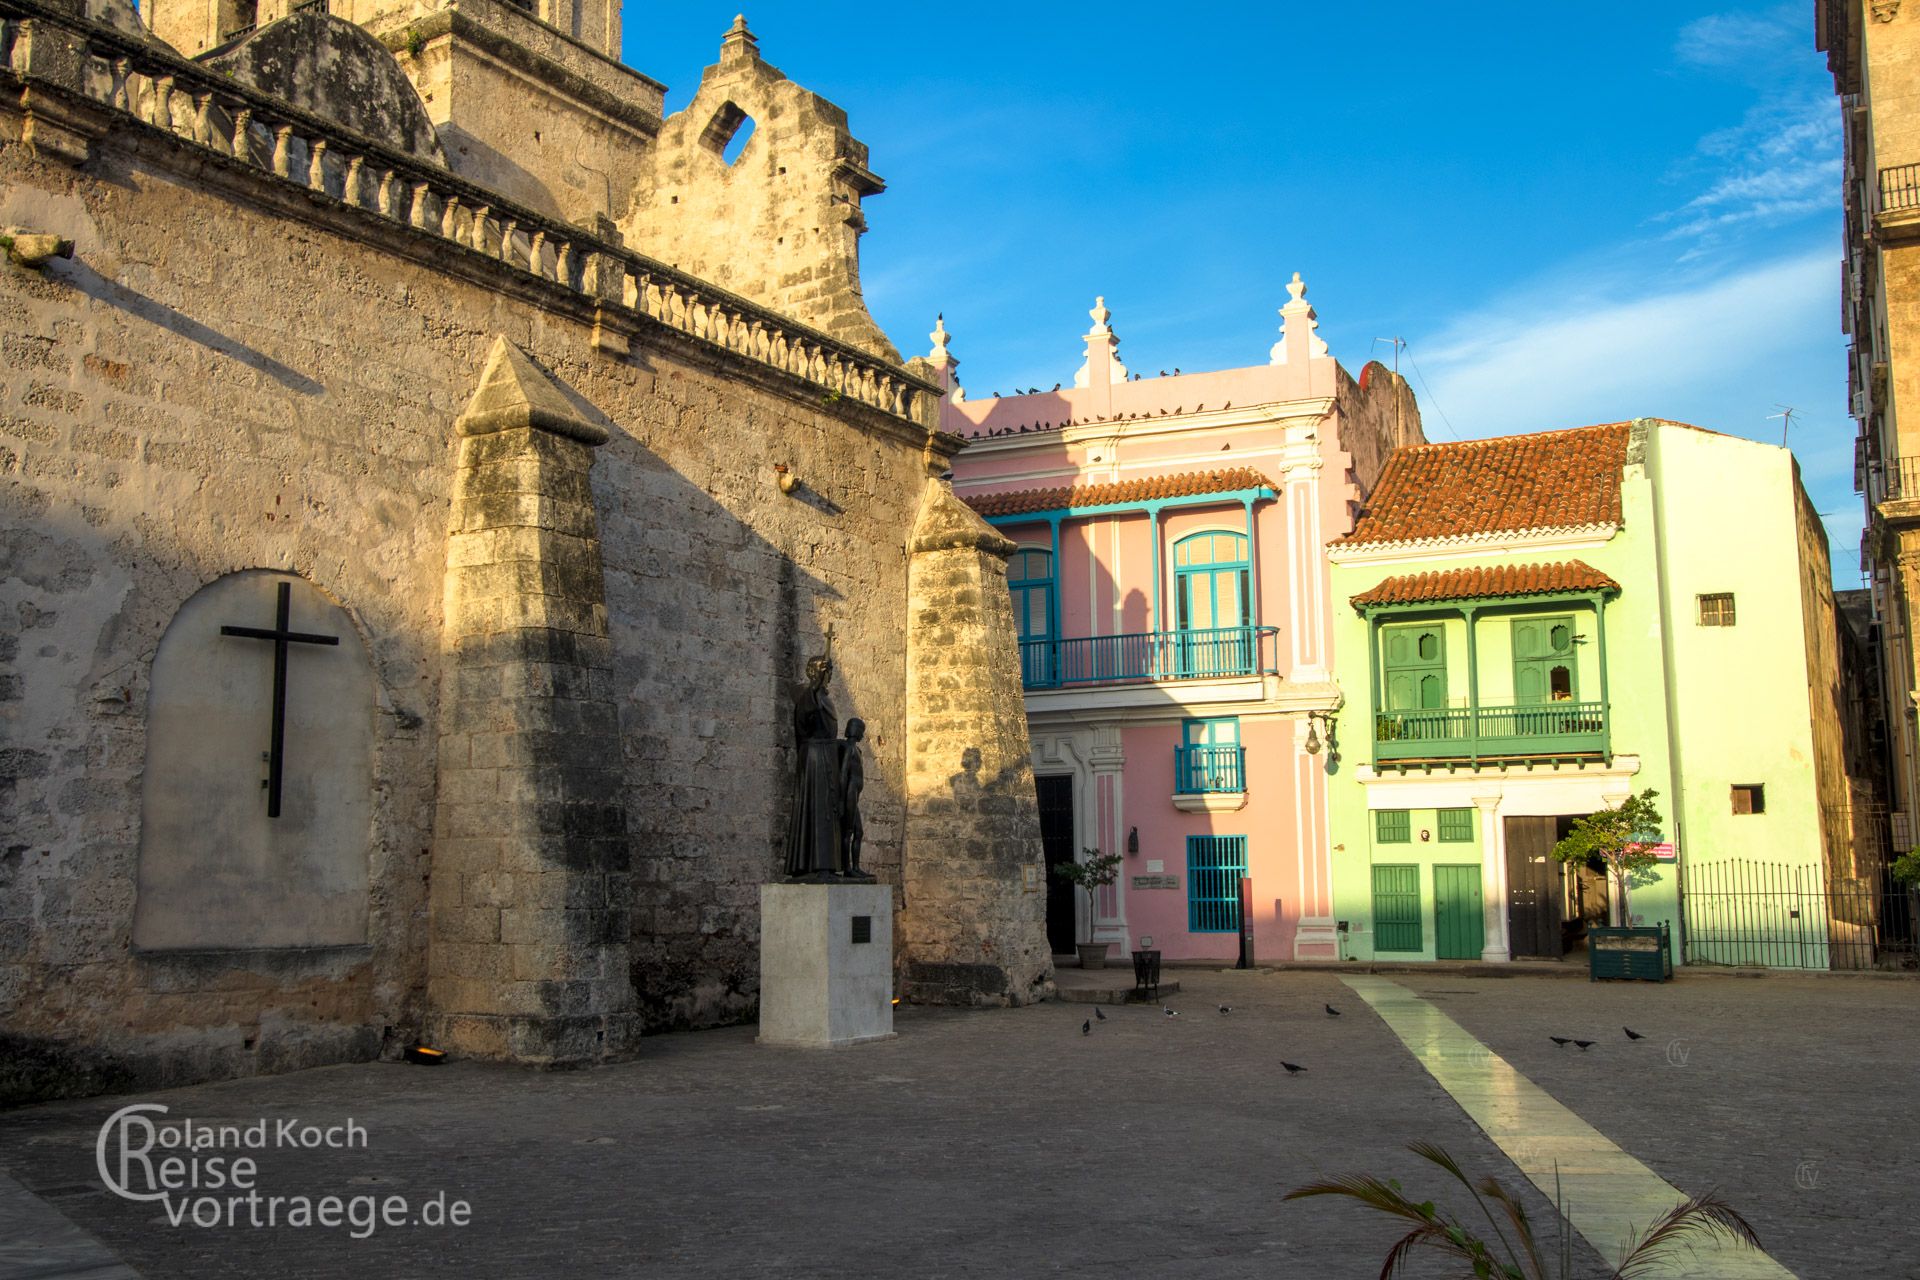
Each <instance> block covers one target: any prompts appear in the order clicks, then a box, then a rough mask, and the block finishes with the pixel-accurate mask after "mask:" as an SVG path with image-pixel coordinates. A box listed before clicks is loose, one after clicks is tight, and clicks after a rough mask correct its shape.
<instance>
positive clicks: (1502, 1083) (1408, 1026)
mask: <svg viewBox="0 0 1920 1280" xmlns="http://www.w3.org/2000/svg"><path fill="white" fill-rule="evenodd" d="M1341 981H1342V982H1344V983H1346V984H1347V985H1348V986H1349V987H1352V988H1353V990H1354V992H1355V993H1356V994H1358V995H1359V996H1360V998H1361V999H1363V1000H1365V1001H1366V1002H1367V1003H1368V1004H1369V1005H1370V1006H1372V1008H1373V1011H1374V1012H1375V1013H1377V1014H1379V1015H1380V1018H1381V1020H1382V1021H1384V1022H1385V1023H1386V1024H1387V1026H1388V1028H1389V1029H1390V1030H1391V1031H1392V1032H1393V1033H1394V1034H1395V1035H1397V1036H1399V1037H1400V1040H1401V1042H1402V1043H1403V1044H1405V1045H1406V1046H1407V1048H1408V1050H1409V1051H1411V1052H1412V1054H1413V1056H1414V1057H1415V1058H1417V1059H1418V1060H1419V1061H1420V1064H1421V1065H1422V1066H1424V1067H1425V1068H1426V1069H1427V1071H1428V1072H1429V1073H1430V1074H1431V1075H1432V1076H1433V1078H1434V1080H1435V1081H1436V1082H1438V1083H1439V1085H1440V1087H1441V1088H1443V1089H1445V1090H1446V1091H1447V1092H1448V1094H1450V1095H1451V1096H1452V1097H1453V1100H1454V1101H1455V1102H1457V1103H1459V1104H1460V1109H1461V1110H1463V1111H1465V1112H1466V1113H1467V1115H1468V1116H1470V1117H1471V1118H1472V1120H1473V1122H1474V1123H1475V1124H1477V1125H1479V1126H1480V1128H1481V1130H1482V1131H1483V1132H1484V1133H1485V1134H1486V1135H1487V1136H1488V1137H1489V1138H1492V1139H1493V1141H1494V1142H1495V1143H1496V1144H1497V1145H1498V1146H1499V1148H1500V1149H1501V1150H1502V1151H1504V1152H1506V1154H1507V1157H1508V1158H1509V1159H1510V1160H1512V1161H1513V1163H1514V1164H1515V1165H1516V1166H1518V1167H1519V1169H1520V1171H1521V1172H1522V1173H1524V1174H1526V1175H1527V1178H1528V1180H1529V1181H1531V1182H1532V1183H1533V1185H1534V1186H1535V1187H1538V1188H1539V1189H1540V1192H1541V1193H1542V1194H1543V1195H1545V1196H1546V1197H1547V1198H1548V1199H1549V1200H1552V1199H1553V1198H1554V1197H1555V1196H1556V1195H1558V1196H1559V1197H1560V1198H1561V1201H1562V1203H1563V1204H1564V1205H1565V1212H1566V1215H1567V1218H1568V1219H1569V1220H1570V1221H1571V1222H1572V1223H1573V1226H1574V1229H1575V1230H1576V1231H1578V1232H1579V1233H1580V1234H1581V1236H1582V1237H1584V1238H1585V1239H1586V1241H1587V1243H1588V1244H1590V1245H1592V1246H1593V1247H1594V1248H1595V1249H1596V1250H1598V1251H1599V1253H1600V1254H1601V1256H1602V1257H1605V1258H1606V1259H1608V1260H1609V1261H1610V1262H1613V1263H1615V1264H1616V1265H1617V1264H1618V1262H1619V1260H1620V1256H1621V1254H1622V1253H1623V1252H1624V1251H1625V1242H1626V1241H1627V1240H1628V1239H1629V1237H1630V1236H1632V1235H1633V1234H1634V1233H1635V1232H1644V1231H1645V1230H1646V1229H1647V1227H1648V1225H1649V1224H1651V1223H1652V1222H1653V1221H1655V1220H1656V1219H1657V1218H1659V1217H1660V1216H1661V1215H1662V1214H1664V1213H1666V1212H1667V1211H1668V1210H1669V1209H1672V1208H1673V1207H1674V1206H1675V1205H1677V1204H1680V1203H1682V1202H1683V1201H1685V1200H1686V1199H1687V1196H1686V1194H1685V1193H1684V1192H1682V1191H1680V1190H1679V1189H1677V1188H1676V1187H1674V1186H1673V1185H1672V1184H1671V1183H1669V1182H1667V1181H1666V1180H1664V1179H1663V1178H1661V1177H1660V1176H1659V1175H1658V1174H1656V1173H1654V1172H1653V1170H1651V1169H1649V1168H1647V1166H1646V1165H1644V1164H1641V1163H1640V1162H1639V1161H1638V1160H1636V1159H1634V1158H1633V1157H1632V1156H1630V1155H1628V1154H1627V1153H1626V1152H1625V1151H1622V1150H1621V1149H1620V1148H1619V1147H1618V1146H1616V1145H1615V1144H1614V1143H1613V1142H1611V1141H1609V1140H1608V1139H1607V1137H1606V1136H1605V1135H1604V1134H1602V1133H1601V1132H1600V1131H1599V1130H1598V1129H1595V1128H1594V1127H1593V1126H1592V1125H1590V1124H1588V1123H1587V1122H1586V1121H1584V1120H1582V1119H1581V1118H1580V1117H1579V1116H1577V1115H1575V1114H1574V1113H1573V1112H1572V1111H1569V1110H1568V1109H1567V1108H1566V1107H1564V1106H1562V1105H1561V1104H1560V1103H1559V1102H1557V1101H1555V1100H1554V1099H1553V1097H1552V1096H1551V1095H1549V1094H1548V1093H1547V1092H1546V1090H1544V1089H1542V1088H1540V1086H1538V1085H1536V1084H1534V1083H1533V1081H1531V1080H1529V1079H1527V1078H1526V1077H1525V1076H1523V1075H1521V1074H1520V1073H1519V1072H1518V1071H1515V1070H1514V1069H1513V1067H1512V1066H1510V1065H1509V1064H1508V1063H1507V1061H1506V1060H1505V1059H1504V1058H1501V1057H1500V1056H1499V1055H1498V1054H1496V1053H1494V1052H1493V1051H1492V1050H1490V1049H1488V1048H1487V1047H1486V1045H1484V1044H1482V1043H1481V1042H1480V1041H1479V1040H1477V1039H1475V1038H1474V1037H1473V1036H1471V1035H1469V1034H1468V1033H1467V1032H1466V1030H1465V1029H1464V1028H1462V1027H1461V1026H1460V1024H1459V1023H1457V1022H1455V1021H1454V1020H1453V1019H1452V1018H1449V1017H1448V1016H1447V1015H1446V1014H1444V1013H1442V1012H1440V1010H1439V1009H1437V1008H1435V1007H1434V1006H1433V1005H1432V1004H1431V1003H1429V1002H1428V1001H1426V1000H1424V999H1422V998H1421V997H1420V996H1418V995H1416V994H1414V993H1413V992H1412V991H1409V990H1408V989H1407V988H1405V987H1403V986H1401V985H1400V984H1399V983H1397V982H1394V981H1392V980H1391V979H1388V978H1379V977H1369V976H1366V975H1362V974H1356V975H1354V976H1352V977H1344V976H1343V977H1342V978H1341ZM1641 1274H1644V1275H1648V1276H1655V1275H1658V1276H1699V1277H1706V1278H1707V1280H1794V1275H1793V1273H1792V1272H1791V1271H1788V1270H1787V1269H1786V1268H1785V1267H1783V1266H1781V1265H1780V1264H1779V1263H1777V1262H1775V1261H1774V1260H1773V1259H1772V1258H1770V1257H1768V1256H1767V1255H1766V1254H1765V1253H1762V1252H1760V1251H1759V1250H1757V1249H1753V1248H1749V1247H1747V1246H1744V1245H1739V1244H1735V1243H1733V1242H1731V1241H1728V1240H1727V1239H1726V1237H1724V1236H1717V1237H1715V1238H1714V1239H1713V1240H1712V1241H1711V1242H1702V1243H1700V1244H1698V1245H1697V1246H1696V1248H1695V1250H1694V1252H1693V1254H1692V1255H1691V1256H1687V1255H1685V1254H1681V1255H1678V1256H1676V1257H1675V1258H1674V1259H1673V1260H1672V1261H1671V1262H1669V1263H1668V1264H1667V1265H1666V1266H1664V1267H1663V1268H1662V1269H1660V1270H1658V1271H1655V1270H1647V1271H1644V1272H1642V1273H1641Z"/></svg>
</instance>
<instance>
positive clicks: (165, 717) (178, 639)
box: [133, 569, 376, 951]
mask: <svg viewBox="0 0 1920 1280" xmlns="http://www.w3.org/2000/svg"><path fill="white" fill-rule="evenodd" d="M283 586H284V587H285V588H286V591H287V604H288V610H287V622H286V626H285V630H288V631H292V632H296V633H303V634H307V635H325V636H334V637H337V641H338V642H337V643H335V644H331V645H328V644H318V643H301V642H292V643H288V644H287V645H286V650H287V652H286V667H285V670H286V682H285V728H284V734H283V748H282V757H281V761H282V764H281V775H282V776H281V804H280V813H279V815H278V816H277V817H270V816H268V789H267V787H266V785H265V783H266V780H267V778H268V765H269V761H268V754H269V748H270V745H271V740H272V724H273V704H274V651H275V649H276V647H277V646H276V644H275V642H274V641H272V640H268V639H257V638H253V637H249V636H238V635H229V634H223V633H222V630H221V629H222V628H223V627H234V626H238V627H247V628H251V629H256V630H265V631H273V630H275V629H277V621H278V609H279V602H280V592H281V588H282V587H283ZM375 707H376V687H375V682H374V674H373V666H372V663H371V662H370V661H369V660H368V657H367V651H366V647H365V645H363V644H362V643H361V641H360V638H359V636H358V635H357V634H356V633H355V631H354V627H353V623H352V621H351V620H350V619H349V618H348V617H347V614H346V612H345V611H344V610H343V609H341V608H340V607H339V606H338V605H336V604H334V603H333V602H332V601H331V600H329V599H328V598H327V597H326V596H325V595H324V594H322V593H321V592H320V591H319V590H318V589H316V588H315V587H314V586H313V585H312V584H310V583H308V582H307V581H305V580H304V579H301V578H298V577H295V576H293V575H291V574H286V573H277V572H273V571H270V570H263V569H249V570H244V571H242V572H239V573H232V574H228V575H227V576H226V577H223V578H219V579H217V580H215V581H214V582H212V583H209V584H208V585H207V586H205V587H203V588H201V589H200V590H199V591H198V592H196V593H195V594H194V595H193V597H192V598H191V599H189V600H188V601H187V602H186V603H185V604H184V605H182V606H181V607H180V612H179V613H178V614H176V615H175V616H174V619H173V621H172V622H171V623H170V624H168V626H167V630H166V633H165V634H164V635H163V636H162V637H161V639H160V647H159V650H158V652H156V653H155V655H154V660H153V677H152V681H151V692H150V694H149V696H148V700H147V763H146V771H145V774H144V776H143V780H142V794H141V805H140V862H139V879H138V890H137V895H136V898H135V903H134V915H133V944H134V946H135V948H136V949H138V950H142V951H221V950H246V951H252V950H266V949H284V948H314V947H338V946H354V945H359V944H363V943H365V941H366V934H367V855H368V844H369V841H370V839H371V833H372V818H373V728H374V717H375Z"/></svg>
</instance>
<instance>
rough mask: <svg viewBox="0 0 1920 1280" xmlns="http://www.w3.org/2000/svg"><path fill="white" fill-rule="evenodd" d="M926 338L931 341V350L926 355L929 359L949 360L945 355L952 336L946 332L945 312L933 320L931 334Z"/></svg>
mask: <svg viewBox="0 0 1920 1280" xmlns="http://www.w3.org/2000/svg"><path fill="white" fill-rule="evenodd" d="M927 337H929V338H931V339H933V350H932V351H931V352H929V353H928V356H929V358H930V359H934V360H939V359H942V358H948V359H950V358H951V357H949V356H948V355H947V343H948V342H949V341H951V340H952V337H953V335H952V334H950V333H948V332H947V313H946V312H944V311H942V312H941V313H940V314H939V315H936V316H935V317H934V318H933V332H932V333H930V334H928V335H927Z"/></svg>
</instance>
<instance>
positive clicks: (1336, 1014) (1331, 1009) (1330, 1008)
mask: <svg viewBox="0 0 1920 1280" xmlns="http://www.w3.org/2000/svg"><path fill="white" fill-rule="evenodd" d="M1325 1007H1326V1010H1327V1014H1328V1016H1329V1017H1334V1018H1337V1017H1339V1016H1340V1011H1339V1010H1338V1009H1336V1008H1334V1007H1333V1006H1332V1005H1327V1006H1325Z"/></svg>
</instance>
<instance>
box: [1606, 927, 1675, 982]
mask: <svg viewBox="0 0 1920 1280" xmlns="http://www.w3.org/2000/svg"><path fill="white" fill-rule="evenodd" d="M1672 976H1673V939H1672V937H1671V936H1669V934H1668V932H1667V926H1666V925H1664V924H1663V925H1661V926H1659V927H1658V928H1652V927H1648V928H1640V929H1606V928H1594V929H1588V930H1587V980H1588V981H1589V982H1593V981H1597V980H1599V979H1601V978H1637V979H1640V980H1642V981H1645V982H1665V981H1666V980H1667V979H1668V978H1671V977H1672Z"/></svg>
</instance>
